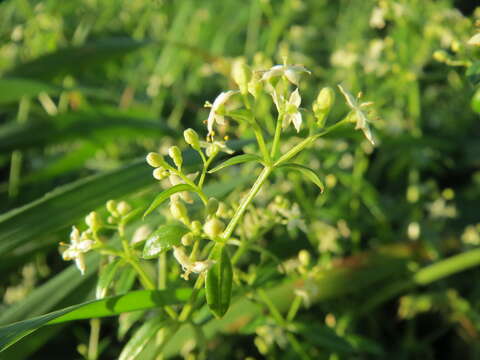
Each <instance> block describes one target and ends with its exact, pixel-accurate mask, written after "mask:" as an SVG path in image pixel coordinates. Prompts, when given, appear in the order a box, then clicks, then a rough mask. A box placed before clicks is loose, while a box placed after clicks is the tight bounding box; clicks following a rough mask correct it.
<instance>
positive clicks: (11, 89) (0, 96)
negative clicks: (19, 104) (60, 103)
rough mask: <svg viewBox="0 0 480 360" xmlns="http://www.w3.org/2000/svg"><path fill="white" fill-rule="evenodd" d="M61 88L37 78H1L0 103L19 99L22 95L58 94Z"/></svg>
mask: <svg viewBox="0 0 480 360" xmlns="http://www.w3.org/2000/svg"><path fill="white" fill-rule="evenodd" d="M60 91H61V89H60V88H58V87H56V86H53V85H50V84H47V83H44V82H41V81H37V80H31V79H24V78H1V79H0V104H6V103H10V102H16V101H19V100H20V99H21V98H22V97H24V96H27V97H33V96H37V95H38V94H40V93H42V92H45V93H48V94H51V95H55V94H58V93H59V92H60Z"/></svg>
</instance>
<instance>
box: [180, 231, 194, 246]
mask: <svg viewBox="0 0 480 360" xmlns="http://www.w3.org/2000/svg"><path fill="white" fill-rule="evenodd" d="M194 240H195V237H194V236H193V234H192V233H188V234H185V235H183V236H182V240H181V241H182V245H183V246H190V245H192V244H193V241H194Z"/></svg>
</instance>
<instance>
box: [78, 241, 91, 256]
mask: <svg viewBox="0 0 480 360" xmlns="http://www.w3.org/2000/svg"><path fill="white" fill-rule="evenodd" d="M92 245H93V241H92V240H83V241H82V242H80V243H79V244H78V245H77V249H78V251H80V252H83V253H85V252H87V251H90V249H91V248H92Z"/></svg>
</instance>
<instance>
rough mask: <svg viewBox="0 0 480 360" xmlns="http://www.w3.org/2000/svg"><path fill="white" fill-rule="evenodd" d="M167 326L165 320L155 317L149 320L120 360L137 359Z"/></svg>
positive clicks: (133, 338)
mask: <svg viewBox="0 0 480 360" xmlns="http://www.w3.org/2000/svg"><path fill="white" fill-rule="evenodd" d="M165 325H166V322H165V320H164V319H162V318H161V317H159V316H155V317H153V318H151V319H149V320H147V321H146V322H145V323H144V324H143V325H142V326H140V328H139V329H138V330H137V331H136V332H135V334H134V335H133V336H132V338H131V339H130V340H129V341H128V343H127V345H125V347H124V348H123V350H122V352H121V354H120V357H119V360H133V359H137V358H138V355H139V354H140V353H141V352H142V350H143V349H144V348H145V346H147V344H148V343H149V342H150V341H152V340H153V339H155V338H156V336H157V332H158V331H159V330H160V329H161V328H162V327H164V326H165Z"/></svg>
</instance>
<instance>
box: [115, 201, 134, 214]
mask: <svg viewBox="0 0 480 360" xmlns="http://www.w3.org/2000/svg"><path fill="white" fill-rule="evenodd" d="M131 210H132V207H131V206H130V204H129V203H127V202H126V201H120V202H119V203H118V205H117V211H118V213H119V214H120V215H121V216H125V215H127V214H128V213H129V212H130V211H131Z"/></svg>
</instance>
